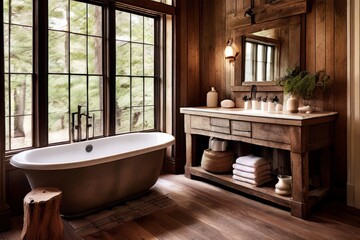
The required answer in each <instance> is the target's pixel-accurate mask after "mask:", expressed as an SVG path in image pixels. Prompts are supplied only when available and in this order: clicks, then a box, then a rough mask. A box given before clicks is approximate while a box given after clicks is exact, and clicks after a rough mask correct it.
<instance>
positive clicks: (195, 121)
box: [190, 116, 211, 131]
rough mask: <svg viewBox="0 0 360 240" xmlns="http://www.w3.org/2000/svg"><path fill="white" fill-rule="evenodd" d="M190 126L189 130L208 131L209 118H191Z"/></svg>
mask: <svg viewBox="0 0 360 240" xmlns="http://www.w3.org/2000/svg"><path fill="white" fill-rule="evenodd" d="M190 124H191V128H195V129H202V130H209V131H210V130H211V128H210V118H209V117H201V116H191V123H190Z"/></svg>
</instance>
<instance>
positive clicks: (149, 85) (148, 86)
mask: <svg viewBox="0 0 360 240" xmlns="http://www.w3.org/2000/svg"><path fill="white" fill-rule="evenodd" d="M154 84H155V82H154V78H145V89H144V90H145V105H146V106H149V105H154V98H155V95H154V94H155V93H154Z"/></svg>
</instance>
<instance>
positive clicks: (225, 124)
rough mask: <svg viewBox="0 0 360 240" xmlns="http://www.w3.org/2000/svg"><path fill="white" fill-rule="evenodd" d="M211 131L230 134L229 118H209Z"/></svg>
mask: <svg viewBox="0 0 360 240" xmlns="http://www.w3.org/2000/svg"><path fill="white" fill-rule="evenodd" d="M210 125H211V131H213V132H219V133H226V134H230V120H229V119H224V118H214V117H212V118H210Z"/></svg>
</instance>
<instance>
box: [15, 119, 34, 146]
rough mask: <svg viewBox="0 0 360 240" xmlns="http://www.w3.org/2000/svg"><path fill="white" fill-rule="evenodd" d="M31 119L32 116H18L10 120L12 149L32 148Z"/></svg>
mask: <svg viewBox="0 0 360 240" xmlns="http://www.w3.org/2000/svg"><path fill="white" fill-rule="evenodd" d="M31 118H32V117H31V115H30V116H28V115H24V116H16V117H11V118H10V121H11V123H10V126H11V129H10V134H11V136H10V144H11V149H19V148H25V147H31V146H32V129H31V126H32V124H31Z"/></svg>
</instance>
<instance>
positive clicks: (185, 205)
mask: <svg viewBox="0 0 360 240" xmlns="http://www.w3.org/2000/svg"><path fill="white" fill-rule="evenodd" d="M155 188H158V189H161V190H163V191H165V192H168V193H170V195H169V196H170V198H171V199H172V200H174V201H175V202H176V204H175V205H173V206H171V207H168V208H164V209H161V210H159V211H157V212H155V213H151V214H149V215H146V216H143V217H141V218H137V219H135V220H132V221H129V222H125V223H123V224H121V225H119V226H118V227H116V228H113V229H110V230H107V231H105V232H100V233H96V234H93V235H89V236H87V237H86V239H87V240H94V239H104V240H113V239H165V240H168V239H184V240H185V239H186V240H188V239H216V240H217V239H219V240H223V239H292V240H293V239H314V240H315V239H352V240H353V239H360V211H359V210H356V209H353V208H349V207H346V206H345V205H344V204H343V203H340V202H336V201H328V202H324V203H323V204H322V205H321V206H320V207H319V208H317V209H316V211H315V213H314V214H313V215H312V216H311V217H310V218H309V219H307V220H302V219H298V218H295V217H292V216H291V215H290V213H289V212H288V211H287V210H284V209H280V208H278V207H274V206H271V205H269V204H265V203H263V202H260V200H254V199H251V198H249V197H247V196H245V195H242V194H239V193H234V192H231V191H229V190H225V189H222V188H220V187H217V186H214V185H212V184H209V183H206V182H204V181H198V180H190V179H187V178H185V177H184V176H183V175H162V176H161V177H160V179H159V180H158V182H157V183H156V185H155ZM21 227H22V225H21V218H17V219H16V218H14V219H13V229H12V231H10V232H5V233H2V234H0V239H1V240H9V239H19V236H20V231H21ZM65 239H66V240H71V239H81V238H79V237H78V236H77V235H76V233H75V232H74V231H73V230H72V228H71V227H70V225H69V224H67V223H66V222H65Z"/></svg>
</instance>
